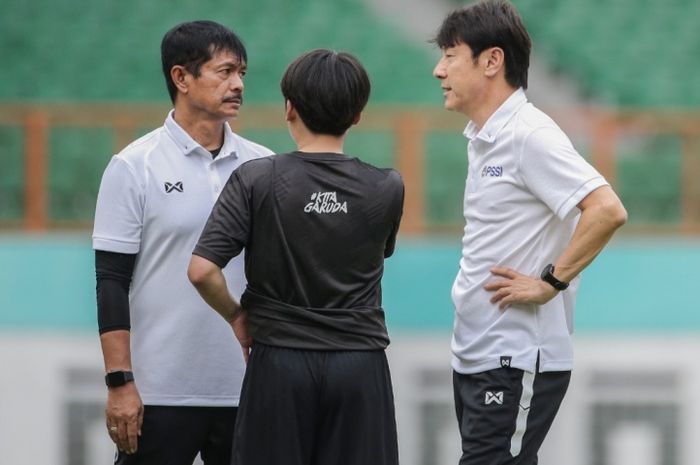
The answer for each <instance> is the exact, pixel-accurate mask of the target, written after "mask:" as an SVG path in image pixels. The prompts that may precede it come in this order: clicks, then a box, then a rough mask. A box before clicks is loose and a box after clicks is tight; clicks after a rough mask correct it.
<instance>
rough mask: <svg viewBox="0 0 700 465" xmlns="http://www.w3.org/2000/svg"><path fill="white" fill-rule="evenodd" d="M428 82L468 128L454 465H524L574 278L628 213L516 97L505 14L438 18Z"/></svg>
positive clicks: (511, 21) (519, 92) (559, 135)
mask: <svg viewBox="0 0 700 465" xmlns="http://www.w3.org/2000/svg"><path fill="white" fill-rule="evenodd" d="M435 42H436V43H437V44H438V46H439V47H440V49H441V50H442V57H441V59H440V61H439V62H438V64H437V66H436V67H435V69H434V71H433V74H434V76H435V77H436V78H438V79H439V80H440V82H441V87H442V89H443V91H444V98H445V108H446V109H448V110H453V111H459V112H461V113H464V114H465V115H466V116H468V117H469V118H470V120H471V121H470V122H469V124H468V125H467V127H466V129H465V131H464V135H465V136H466V137H467V139H468V140H469V144H468V158H469V171H468V174H467V182H466V189H465V195H464V217H465V220H466V227H465V228H464V237H463V246H462V247H463V248H462V258H461V261H460V268H459V272H458V274H457V277H456V279H455V282H454V286H453V288H452V299H453V302H454V305H455V321H454V334H453V339H452V352H453V354H454V355H453V361H452V366H453V368H454V395H455V408H456V413H457V419H458V423H459V428H460V432H461V435H462V458H461V460H460V464H462V465H481V464H483V465H486V464H495V463H498V464H501V465H506V464H522V465H535V464H536V463H537V451H538V449H539V447H540V445H541V444H542V441H543V440H544V437H545V435H546V434H547V431H548V429H549V427H550V425H551V423H552V421H553V419H554V417H555V415H556V412H557V410H558V409H559V405H560V404H561V401H562V399H563V397H564V394H565V392H566V389H567V387H568V383H569V379H570V373H571V369H572V362H573V360H572V358H573V357H572V342H571V338H570V333H571V331H572V316H573V315H572V312H573V307H574V300H575V292H576V288H577V287H578V282H577V281H578V276H579V274H580V273H581V271H582V270H583V269H584V268H585V267H586V266H587V265H588V264H589V263H591V261H592V260H593V259H594V258H595V257H596V255H597V254H598V253H599V252H600V251H601V250H602V248H603V247H604V246H605V244H606V243H607V242H608V240H609V239H610V238H611V237H612V235H613V233H614V232H615V230H616V229H617V228H619V227H620V226H621V225H622V224H624V223H625V221H626V218H627V213H626V211H625V209H624V207H623V206H622V204H621V202H620V200H619V199H618V197H617V195H615V193H614V192H613V190H612V189H611V188H610V186H609V185H608V183H607V182H606V181H605V179H604V178H603V177H602V176H601V175H600V174H599V173H598V172H597V171H596V170H595V169H594V168H593V167H592V166H590V165H589V164H588V163H587V162H586V161H585V160H584V159H583V158H582V157H581V156H580V155H579V154H578V153H577V152H576V150H575V149H574V148H573V146H572V145H571V142H570V141H569V139H568V138H567V137H566V135H565V134H564V133H563V132H562V131H561V129H559V127H558V126H557V125H556V124H555V123H554V122H553V121H552V120H551V119H550V118H549V117H548V116H547V115H545V114H544V113H542V112H541V111H540V110H538V109H537V108H535V107H534V106H533V105H532V104H531V103H529V102H528V101H527V98H526V96H525V92H524V89H525V88H526V87H527V72H528V65H529V56H530V38H529V36H528V33H527V31H526V29H525V27H524V26H523V24H522V21H521V19H520V17H519V15H518V13H517V11H516V10H515V7H514V6H513V5H512V4H511V3H509V2H507V1H505V0H485V1H482V2H479V3H477V4H474V5H471V6H469V7H466V8H463V9H459V10H456V11H454V12H452V13H450V14H449V15H448V16H447V17H446V19H445V20H444V22H443V23H442V25H441V27H440V29H439V31H438V33H437V35H436V38H435Z"/></svg>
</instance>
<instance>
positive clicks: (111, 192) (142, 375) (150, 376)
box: [92, 111, 272, 406]
mask: <svg viewBox="0 0 700 465" xmlns="http://www.w3.org/2000/svg"><path fill="white" fill-rule="evenodd" d="M270 154H272V152H271V151H270V150H268V149H267V148H265V147H263V146H261V145H258V144H255V143H253V142H251V141H248V140H246V139H244V138H243V137H240V136H238V135H236V134H234V133H233V132H232V131H231V128H230V127H229V126H228V124H226V125H225V134H224V144H223V147H222V148H221V151H220V153H219V155H218V156H217V157H216V158H215V159H213V160H212V155H211V153H209V151H207V150H206V149H205V148H203V147H202V146H200V145H199V144H198V143H197V142H195V141H194V140H193V139H192V138H191V137H190V136H189V135H188V134H187V133H186V132H185V131H184V130H183V129H182V128H181V127H180V126H179V125H178V124H177V123H176V122H175V120H174V119H173V112H172V111H171V112H170V114H169V115H168V117H167V119H166V121H165V124H164V126H163V127H161V128H159V129H156V130H155V131H152V132H150V133H149V134H146V135H145V136H143V137H141V138H139V139H138V140H136V141H134V142H133V143H132V144H130V145H129V146H128V147H126V148H125V149H124V150H122V151H121V152H120V153H119V154H117V155H115V156H114V157H113V158H112V160H111V161H110V163H109V165H108V166H107V169H106V170H105V173H104V175H103V177H102V184H101V185H100V191H99V194H98V197H97V209H96V212H95V227H94V232H93V236H92V240H93V248H94V249H95V250H105V251H110V252H121V253H127V254H138V256H137V259H136V266H135V269H134V275H133V280H132V283H131V290H130V292H129V302H130V306H131V357H132V364H133V370H134V376H135V378H136V385H137V387H138V389H139V392H140V394H141V397H142V399H143V402H144V403H145V404H147V405H173V406H175V405H180V406H236V405H238V399H239V395H240V388H241V382H242V379H243V374H244V370H245V364H244V363H243V357H242V355H241V349H240V346H239V345H238V343H237V342H236V339H235V337H234V334H233V331H232V329H231V327H230V326H229V325H228V324H227V323H226V322H225V321H224V319H223V318H221V316H219V315H218V314H217V313H216V312H215V311H214V310H212V309H211V308H210V307H209V306H208V305H207V304H206V303H205V302H204V301H203V300H202V298H201V297H200V296H199V295H198V294H197V291H196V290H195V288H194V287H193V286H192V284H191V283H190V282H189V281H188V279H187V267H188V264H189V262H190V258H191V256H192V250H193V249H194V247H195V245H196V243H197V240H198V239H199V235H200V233H201V230H202V228H203V227H204V223H205V222H206V220H207V218H208V217H209V213H210V212H211V209H212V207H213V206H214V202H215V201H216V199H217V198H218V196H219V193H220V192H221V190H222V188H223V187H224V185H225V183H226V182H227V180H228V178H229V176H230V175H231V173H232V172H233V170H234V169H235V168H237V167H238V166H240V165H241V164H242V163H244V162H246V161H248V160H251V159H254V158H259V157H264V156H267V155H270ZM224 275H225V276H226V280H227V282H228V284H229V287H230V289H231V292H232V294H233V295H234V296H235V297H237V298H240V296H241V293H242V292H243V290H244V287H245V277H244V273H243V256H242V255H241V256H239V257H237V258H236V259H234V260H232V261H231V262H230V263H229V264H228V266H227V267H226V268H225V269H224Z"/></svg>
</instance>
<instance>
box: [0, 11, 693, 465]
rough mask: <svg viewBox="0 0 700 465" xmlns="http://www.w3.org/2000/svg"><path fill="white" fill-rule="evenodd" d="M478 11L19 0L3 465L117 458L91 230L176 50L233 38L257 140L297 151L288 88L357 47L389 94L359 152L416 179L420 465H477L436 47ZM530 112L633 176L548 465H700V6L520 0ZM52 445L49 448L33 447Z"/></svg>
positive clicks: (411, 319) (2, 345)
mask: <svg viewBox="0 0 700 465" xmlns="http://www.w3.org/2000/svg"><path fill="white" fill-rule="evenodd" d="M462 4H464V2H459V1H456V0H231V1H229V2H222V1H213V0H198V1H192V0H169V1H164V0H154V1H150V2H142V1H136V0H122V1H119V2H116V1H111V0H93V1H91V2H85V1H83V0H51V1H49V0H32V1H23V0H4V2H3V12H2V14H1V15H0V57H2V62H3V66H2V68H0V76H1V77H2V85H0V366H2V367H3V369H2V371H1V372H0V464H1V465H10V464H12V465H14V464H39V463H41V464H45V465H92V464H107V463H111V460H112V457H113V453H114V450H113V447H112V445H111V443H110V441H109V439H108V437H107V434H106V432H105V428H104V419H103V406H104V399H105V396H106V391H105V388H104V385H103V378H102V374H103V367H102V358H101V353H100V350H99V340H98V335H97V324H96V316H95V303H94V302H95V290H94V287H95V279H94V269H93V253H92V250H91V242H90V234H91V226H92V219H93V214H94V206H95V197H96V194H97V190H98V187H99V182H100V178H101V175H102V171H103V170H104V168H105V166H106V164H107V162H108V160H109V159H110V157H111V156H112V154H113V153H116V152H118V151H119V150H121V148H123V147H124V146H125V145H126V144H127V143H128V142H130V141H131V140H133V139H134V138H136V137H137V136H139V135H141V134H144V133H145V132H148V131H150V130H151V129H153V128H155V127H157V126H159V125H161V124H162V122H163V120H164V118H165V116H166V114H167V111H168V109H169V100H168V97H167V92H166V89H165V85H164V80H163V77H162V73H161V70H160V54H159V45H160V40H161V38H162V36H163V34H164V33H165V32H166V31H167V30H168V29H169V28H170V27H172V26H173V25H175V24H176V23H179V22H182V21H187V20H193V19H212V20H216V21H219V22H221V23H223V24H226V25H228V26H230V27H231V28H232V29H234V30H235V31H236V32H237V33H238V34H239V35H240V36H241V37H242V38H243V39H244V41H245V43H246V46H247V48H248V54H249V71H248V75H247V77H246V89H245V105H244V107H243V110H242V116H241V117H240V119H239V120H237V121H235V122H234V123H233V126H234V128H235V130H237V131H238V132H240V133H241V134H243V135H244V136H246V137H249V138H251V139H253V140H255V141H257V142H260V143H263V144H265V145H267V146H269V147H271V148H272V149H274V150H276V151H288V150H291V149H293V145H292V141H291V139H290V138H289V136H288V135H287V131H286V129H285V126H284V119H283V101H282V98H281V95H280V92H279V84H278V83H279V79H280V77H281V75H282V72H283V70H284V69H285V67H286V65H287V64H288V63H289V62H290V61H291V60H292V59H294V58H295V57H297V56H298V55H299V54H300V53H302V52H304V51H306V50H308V49H312V48H317V47H327V48H335V49H338V50H345V51H349V52H351V53H353V54H355V55H356V56H358V57H359V58H360V59H361V61H362V62H363V63H364V64H365V66H366V67H367V69H368V71H369V73H370V77H371V79H372V84H373V90H372V97H371V100H370V105H369V107H368V109H367V110H366V112H365V114H364V115H363V119H362V122H361V123H360V125H359V126H358V127H356V128H354V129H353V130H352V132H351V135H350V137H349V139H348V141H347V144H346V152H347V153H349V154H352V155H356V156H359V157H360V158H362V159H364V160H366V161H369V162H371V163H375V164H377V165H381V166H393V167H396V168H398V169H399V170H400V171H401V173H402V175H403V176H404V180H405V183H406V187H407V195H406V208H405V214H404V220H403V226H402V231H401V235H400V242H399V245H398V248H397V251H396V254H395V256H394V257H392V258H391V259H390V260H388V261H387V265H386V274H385V280H384V295H385V297H384V303H385V309H386V313H387V321H388V326H389V331H390V335H391V336H392V345H391V346H390V349H389V357H390V363H391V368H392V372H393V378H394V389H395V393H396V404H397V417H398V418H397V419H398V425H399V442H400V453H401V460H402V463H403V464H405V465H446V464H456V463H457V459H458V457H459V455H460V442H459V436H458V433H457V424H456V420H455V418H454V412H453V406H452V405H453V404H452V393H451V369H450V365H449V363H450V351H449V342H450V335H451V329H452V312H453V308H452V304H451V301H450V287H451V284H452V280H453V279H454V276H455V273H456V271H457V267H458V259H459V256H460V237H461V230H462V227H463V218H462V216H461V212H462V195H463V189H464V181H465V176H466V168H467V162H466V159H467V158H466V141H465V139H464V137H463V136H462V134H461V132H462V130H463V128H464V126H465V125H466V120H465V119H464V117H463V116H461V115H456V114H452V113H447V112H445V111H444V110H443V109H442V95H441V91H440V88H439V84H438V81H437V80H435V79H434V78H433V77H432V76H431V72H432V69H433V66H434V65H435V63H436V60H437V59H438V57H439V51H438V50H437V49H436V48H435V46H434V45H432V44H430V43H429V42H428V41H429V39H430V38H431V37H432V36H433V35H434V33H435V32H436V30H437V27H438V26H439V24H440V22H441V21H442V19H443V17H444V15H445V14H446V13H447V12H448V11H449V10H451V9H453V8H456V7H459V6H461V5H462ZM515 4H516V6H517V7H518V9H519V10H520V12H521V14H522V16H523V18H524V20H525V23H526V26H527V27H528V29H529V32H530V34H531V36H532V39H533V44H534V46H533V54H534V55H533V59H532V66H531V71H530V89H529V91H528V95H529V98H530V99H531V100H532V101H533V102H534V103H535V105H537V106H539V107H540V108H542V109H544V110H545V111H547V112H548V113H549V114H550V115H551V116H552V117H553V118H554V119H555V120H556V121H557V122H558V123H559V124H560V125H561V126H562V128H563V129H564V130H565V131H566V132H567V134H568V135H569V136H570V137H571V139H572V141H573V142H574V145H575V146H576V147H577V149H578V150H579V151H580V153H581V154H582V155H583V156H584V157H586V158H587V159H588V160H590V161H591V162H592V163H593V164H594V165H595V166H596V167H597V168H598V170H599V171H600V172H601V173H603V174H604V175H605V176H606V177H607V179H608V180H609V181H610V182H611V183H612V184H613V186H614V187H615V189H616V191H617V192H618V194H619V195H620V197H621V198H622V200H623V202H624V204H625V206H626V207H627V209H628V212H629V215H630V216H629V218H630V219H629V223H628V225H626V226H625V227H624V228H623V230H621V232H620V233H618V235H617V237H616V238H615V239H614V240H613V242H612V243H611V244H610V245H609V246H608V247H607V248H606V250H605V251H603V253H602V254H601V255H600V256H599V257H598V259H597V260H596V261H595V262H594V263H593V264H592V265H591V266H590V267H589V268H588V269H587V270H586V271H585V273H584V278H583V282H582V286H581V291H580V294H579V299H578V304H577V310H576V312H577V313H576V333H575V347H576V369H575V370H574V375H573V378H572V384H571V387H570V390H569V393H568V395H567V397H566V399H565V401H564V404H563V405H562V408H561V411H560V414H559V416H558V418H557V420H556V421H555V424H554V426H553V428H552V432H551V433H550V435H549V437H548V439H547V441H546V443H545V445H544V447H543V450H542V452H541V454H540V462H539V463H540V464H541V465H563V464H567V465H697V464H698V463H699V462H698V458H697V457H699V456H700V441H698V438H700V403H698V402H696V395H697V393H698V392H700V361H699V358H700V303H698V298H697V297H696V295H695V292H697V290H698V288H700V279H699V278H700V272H698V265H700V29H698V27H697V24H698V18H700V2H698V1H697V0H634V1H633V0H607V1H600V0H591V1H587V2H582V1H579V0H516V1H515ZM28 445H31V446H28Z"/></svg>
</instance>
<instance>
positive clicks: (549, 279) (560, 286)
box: [540, 263, 569, 291]
mask: <svg viewBox="0 0 700 465" xmlns="http://www.w3.org/2000/svg"><path fill="white" fill-rule="evenodd" d="M540 279H542V281H544V282H546V283H549V284H551V285H552V287H554V289H556V290H558V291H563V290H566V288H567V287H569V283H565V282H564V281H559V280H558V279H557V278H555V277H554V265H552V264H551V263H550V264H549V265H547V266H545V267H544V270H542V274H541V275H540Z"/></svg>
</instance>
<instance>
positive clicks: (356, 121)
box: [352, 112, 362, 125]
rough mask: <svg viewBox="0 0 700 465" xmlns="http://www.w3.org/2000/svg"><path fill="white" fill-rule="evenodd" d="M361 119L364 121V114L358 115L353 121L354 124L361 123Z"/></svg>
mask: <svg viewBox="0 0 700 465" xmlns="http://www.w3.org/2000/svg"><path fill="white" fill-rule="evenodd" d="M361 119H362V112H360V113H358V114H357V116H355V119H354V120H352V124H353V125H355V124H357V123H359V122H360V120H361Z"/></svg>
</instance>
